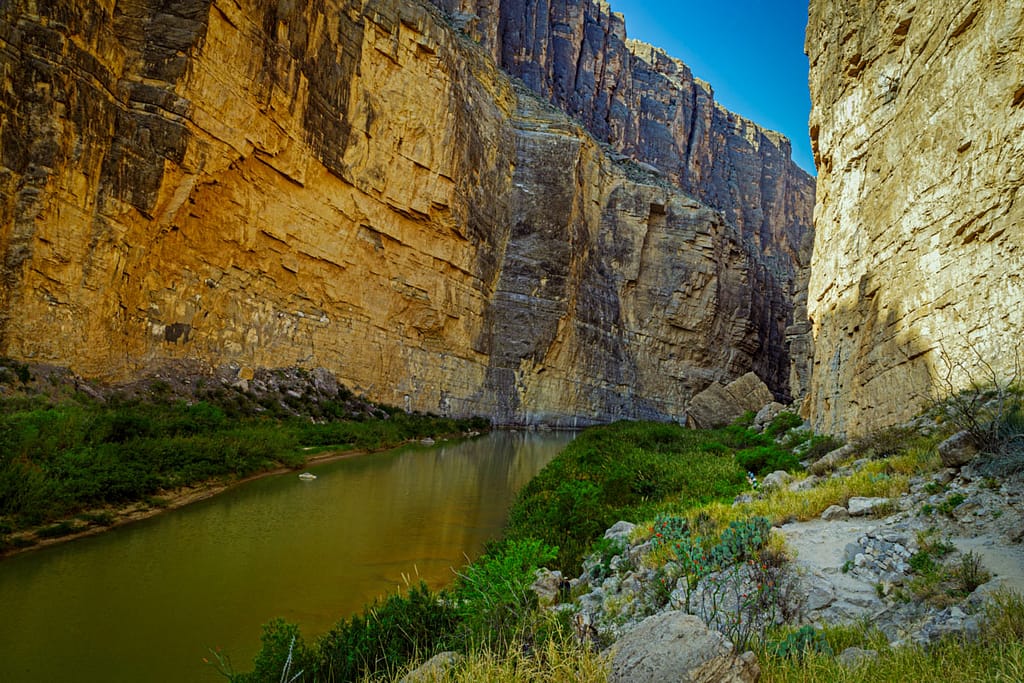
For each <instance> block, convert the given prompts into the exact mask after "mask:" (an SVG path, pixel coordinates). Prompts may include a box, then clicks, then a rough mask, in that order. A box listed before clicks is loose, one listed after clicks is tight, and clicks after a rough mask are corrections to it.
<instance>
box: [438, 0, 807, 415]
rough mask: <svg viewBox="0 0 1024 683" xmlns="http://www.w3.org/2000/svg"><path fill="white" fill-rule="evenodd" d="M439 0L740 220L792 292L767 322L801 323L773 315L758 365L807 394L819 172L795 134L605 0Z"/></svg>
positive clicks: (565, 101) (776, 283)
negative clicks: (796, 144)
mask: <svg viewBox="0 0 1024 683" xmlns="http://www.w3.org/2000/svg"><path fill="white" fill-rule="evenodd" d="M431 1H432V2H434V4H436V5H437V6H439V7H441V8H443V9H445V10H446V11H447V12H449V13H450V14H451V16H452V17H453V18H454V19H455V20H456V22H457V23H458V25H460V26H463V27H465V30H467V31H468V32H469V33H470V35H472V36H473V37H474V39H476V40H478V41H479V42H480V43H481V44H482V45H484V46H485V47H486V48H487V49H488V50H489V51H490V52H491V55H492V57H493V58H494V60H495V62H496V63H498V64H499V65H500V66H501V67H502V68H504V69H505V70H506V71H508V72H509V73H511V74H513V75H515V76H517V77H519V78H521V79H522V81H523V82H524V83H525V84H526V85H527V86H528V87H529V88H530V89H532V90H533V91H535V92H537V93H538V94H540V95H541V96H542V97H544V98H545V99H548V100H549V101H550V102H552V103H553V104H555V105H556V106H558V107H559V108H560V109H562V110H563V111H565V112H566V113H568V114H569V115H570V116H571V117H573V118H574V119H575V120H577V121H579V122H580V123H581V124H582V125H583V126H584V127H585V128H586V129H587V130H588V131H589V132H590V133H591V134H592V135H593V136H594V137H595V138H596V139H597V140H599V141H600V142H602V143H606V144H608V145H609V146H610V147H611V148H612V149H613V150H614V151H615V152H616V153H618V154H621V155H624V156H625V157H627V158H630V159H633V160H636V161H639V162H641V163H643V164H646V165H649V166H652V167H653V169H652V170H654V171H655V172H656V173H658V174H659V175H662V176H663V177H665V178H666V179H668V180H669V181H670V182H671V183H672V184H673V185H675V186H677V187H680V188H682V190H683V191H684V192H686V193H687V194H689V195H691V196H693V197H696V198H697V199H699V200H700V201H701V202H703V203H705V204H707V205H708V206H710V207H712V208H714V209H717V210H719V211H721V212H722V213H723V214H724V216H725V219H726V221H728V222H729V223H730V224H732V225H735V226H737V227H738V228H739V229H740V231H741V232H742V234H743V237H744V239H745V240H747V241H748V242H749V243H750V244H751V245H752V246H753V248H754V249H756V250H757V251H758V252H759V253H760V254H761V262H762V263H763V264H764V265H765V268H763V269H761V271H760V272H758V273H755V279H756V281H757V282H756V286H757V287H758V288H760V289H762V290H763V291H765V292H777V293H779V294H780V295H778V296H775V297H774V301H773V302H771V304H770V306H768V307H767V308H765V309H764V310H763V315H764V318H765V320H766V321H769V320H777V319H784V320H787V321H789V322H790V323H792V324H791V325H790V326H789V327H788V328H787V326H786V325H781V326H780V325H772V327H771V331H772V338H771V340H770V342H769V345H770V347H771V349H772V352H771V353H765V354H762V355H761V356H760V357H759V358H758V359H757V365H756V368H755V369H756V370H757V372H758V374H759V375H760V376H761V377H762V378H764V379H765V380H766V381H767V382H768V383H769V384H770V385H772V386H773V388H775V389H776V390H777V391H781V394H783V395H789V394H790V393H792V395H794V396H803V395H805V394H806V391H807V385H808V380H809V375H810V359H809V345H810V337H809V333H810V330H809V326H808V325H807V323H806V318H805V316H803V315H802V308H801V311H798V314H797V315H796V316H794V314H793V313H794V312H793V301H794V299H797V300H799V301H802V300H803V299H804V297H805V293H806V290H807V275H808V272H807V266H808V265H809V261H810V251H811V246H812V239H813V234H812V231H811V224H812V209H813V205H814V179H813V178H812V177H811V176H809V175H808V174H807V173H806V172H804V171H803V170H802V169H801V168H800V167H798V166H797V165H796V164H795V163H794V162H793V161H792V158H791V151H792V147H791V145H790V142H789V140H788V139H786V138H785V137H784V136H782V135H780V134H779V133H776V132H774V131H770V130H766V129H764V128H762V127H760V126H758V125H757V124H756V123H754V122H752V121H750V120H748V119H745V118H743V117H742V116H739V115H737V114H735V113H733V112H731V111H729V110H727V109H726V108H725V107H723V106H722V105H720V104H718V103H717V102H716V101H715V95H714V90H713V89H712V87H711V85H710V84H708V83H706V82H704V81H702V80H700V79H698V78H695V77H694V76H693V73H692V72H691V71H690V69H689V67H687V66H686V64H684V63H683V62H681V61H679V60H678V59H674V58H672V57H671V56H669V55H667V54H666V53H665V52H663V51H662V50H660V49H657V48H654V47H652V46H650V45H646V44H644V43H641V42H638V41H635V40H631V39H629V38H627V36H626V19H625V18H624V17H623V16H622V15H621V14H618V13H615V12H612V11H611V7H610V6H609V4H608V3H607V2H605V1H604V0H536V1H534V0H431ZM797 305H798V306H801V307H802V303H798V304H797ZM790 346H793V347H795V353H793V354H790V353H789V352H788V349H789V347H790Z"/></svg>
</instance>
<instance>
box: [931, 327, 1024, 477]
mask: <svg viewBox="0 0 1024 683" xmlns="http://www.w3.org/2000/svg"><path fill="white" fill-rule="evenodd" d="M967 346H968V349H969V351H970V353H971V354H972V355H973V357H974V358H973V359H972V360H973V362H970V363H969V362H968V361H966V360H953V359H951V358H950V356H949V355H948V354H947V353H946V352H945V350H944V349H943V351H942V353H941V354H940V356H941V358H942V360H943V362H944V363H945V365H946V373H945V374H944V375H943V376H942V377H941V378H940V382H941V386H942V387H943V389H944V391H945V394H946V395H945V396H944V397H940V399H939V400H938V401H936V403H937V406H936V408H935V410H936V411H937V412H939V413H940V414H941V415H946V416H948V418H949V420H950V422H952V424H953V425H954V426H956V427H957V429H960V430H963V431H966V432H967V433H968V434H970V436H971V440H972V441H973V442H974V444H975V445H976V446H977V447H978V448H979V449H980V450H981V451H982V452H983V453H985V454H986V455H987V456H988V458H987V459H986V460H987V462H986V465H987V467H986V468H985V469H986V472H985V473H986V474H990V475H1006V474H1012V473H1013V472H1016V471H1020V470H1022V469H1024V399H1022V387H1021V382H1022V379H1024V375H1022V373H1021V370H1022V367H1021V360H1020V350H1019V348H1017V349H1014V351H1013V366H1012V368H1011V369H1010V370H1009V371H1008V372H1004V373H1001V372H999V371H997V370H996V369H995V367H993V365H992V363H990V362H989V360H988V359H986V358H985V357H984V355H983V354H982V353H981V352H980V351H979V350H978V349H977V347H976V346H974V345H973V344H970V343H968V345H967ZM964 379H966V380H967V382H968V383H969V387H968V388H967V389H960V388H959V385H958V384H957V381H958V380H959V381H961V382H962V381H963V380H964Z"/></svg>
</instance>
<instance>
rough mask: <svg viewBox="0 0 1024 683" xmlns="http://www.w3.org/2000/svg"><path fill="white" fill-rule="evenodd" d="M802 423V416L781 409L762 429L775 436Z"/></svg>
mask: <svg viewBox="0 0 1024 683" xmlns="http://www.w3.org/2000/svg"><path fill="white" fill-rule="evenodd" d="M803 423H804V420H803V418H802V417H800V416H799V415H797V414H796V413H791V412H789V411H785V410H784V411H782V412H781V413H779V414H778V415H776V416H775V418H774V419H773V420H772V421H771V422H770V423H769V424H768V426H767V427H765V429H764V433H765V434H767V435H768V436H770V437H776V436H779V435H781V434H785V433H786V432H788V431H789V430H791V429H796V428H797V427H799V426H801V425H802V424H803Z"/></svg>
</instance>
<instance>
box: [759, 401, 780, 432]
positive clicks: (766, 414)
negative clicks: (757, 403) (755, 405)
mask: <svg viewBox="0 0 1024 683" xmlns="http://www.w3.org/2000/svg"><path fill="white" fill-rule="evenodd" d="M785 409H786V406H784V405H782V404H781V403H777V402H775V401H772V402H771V403H769V404H768V405H766V406H765V407H764V408H761V410H759V411H757V415H756V416H755V417H754V429H755V430H756V431H761V430H762V429H764V428H765V427H767V426H768V425H769V424H771V421H772V420H774V419H775V418H776V417H778V416H779V413H781V412H782V411H783V410H785Z"/></svg>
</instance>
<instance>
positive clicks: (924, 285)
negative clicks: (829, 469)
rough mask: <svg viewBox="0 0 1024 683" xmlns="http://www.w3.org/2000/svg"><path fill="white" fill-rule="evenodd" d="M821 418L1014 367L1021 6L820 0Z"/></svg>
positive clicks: (815, 47) (880, 421) (1023, 53)
mask: <svg viewBox="0 0 1024 683" xmlns="http://www.w3.org/2000/svg"><path fill="white" fill-rule="evenodd" d="M807 50H808V53H809V55H810V63H811V94H812V99H813V102H814V110H813V112H812V114H811V134H812V139H813V141H814V144H815V149H816V152H815V154H816V161H817V166H818V169H819V175H818V195H817V207H816V208H815V229H816V242H815V247H814V258H813V263H812V269H811V270H812V276H811V282H810V290H809V312H810V316H811V318H812V319H813V327H814V337H815V357H814V378H813V382H812V391H811V395H810V400H809V404H808V409H809V412H810V414H811V416H812V419H813V423H814V426H815V428H816V429H818V430H823V431H828V432H848V433H851V434H856V433H862V432H864V431H866V430H869V429H871V428H874V427H878V426H883V425H888V424H894V423H896V422H899V421H901V420H903V419H905V418H907V417H910V416H911V415H913V413H914V412H916V411H917V410H918V409H919V407H920V406H921V405H922V402H923V401H924V400H926V399H927V398H929V397H930V396H932V395H934V394H936V393H943V392H946V391H948V390H950V389H959V388H963V387H966V386H968V385H970V384H971V383H972V382H984V381H986V380H988V379H990V376H989V372H988V370H987V369H985V366H986V365H988V366H990V367H991V368H992V369H993V370H994V371H995V373H996V374H997V375H999V376H1000V377H1001V378H1003V379H1005V378H1006V376H1007V375H1008V374H1013V373H1014V372H1015V369H1014V368H1015V362H1016V361H1015V358H1016V357H1017V350H1018V349H1019V346H1020V338H1021V330H1022V329H1024V307H1022V306H1021V303H1022V301H1024V280H1022V276H1021V272H1022V266H1024V258H1022V248H1021V244H1022V230H1024V227H1022V226H1024V202H1022V201H1021V199H1022V198H1024V194H1022V193H1024V189H1022V188H1024V94H1022V92H1024V91H1022V90H1021V88H1022V85H1021V84H1022V83H1024V6H1022V4H1021V3H1020V2H1017V1H1013V2H1000V3H985V2H969V3H966V4H964V3H953V2H945V1H940V2H929V3H911V2H895V1H883V0H876V1H875V2H869V3H860V4H859V5H857V6H853V5H850V4H849V3H838V2H830V1H828V0H814V1H813V2H811V10H810V23H809V25H808V33H807Z"/></svg>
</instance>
